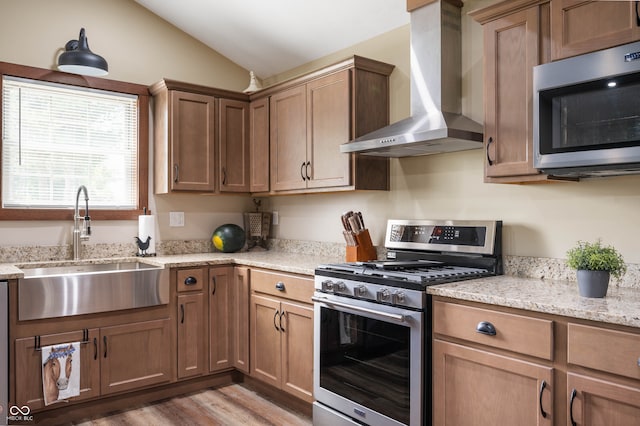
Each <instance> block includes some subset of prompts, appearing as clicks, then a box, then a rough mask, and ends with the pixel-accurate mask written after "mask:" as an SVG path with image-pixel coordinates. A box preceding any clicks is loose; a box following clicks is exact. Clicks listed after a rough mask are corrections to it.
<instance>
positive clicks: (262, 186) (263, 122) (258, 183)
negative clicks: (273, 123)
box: [249, 98, 269, 192]
mask: <svg viewBox="0 0 640 426" xmlns="http://www.w3.org/2000/svg"><path fill="white" fill-rule="evenodd" d="M249 132H250V137H249V144H250V147H249V163H250V166H249V190H250V191H251V192H269V98H262V99H257V100H255V101H251V104H250V105H249Z"/></svg>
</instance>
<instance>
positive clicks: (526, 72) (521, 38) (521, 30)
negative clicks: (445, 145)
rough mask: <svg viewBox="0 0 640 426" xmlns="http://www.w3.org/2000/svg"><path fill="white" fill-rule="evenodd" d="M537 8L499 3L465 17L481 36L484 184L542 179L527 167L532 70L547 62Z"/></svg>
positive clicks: (542, 12) (545, 34)
mask: <svg viewBox="0 0 640 426" xmlns="http://www.w3.org/2000/svg"><path fill="white" fill-rule="evenodd" d="M538 3H539V2H536V1H529V2H524V1H519V2H511V1H505V2H501V3H498V4H496V5H493V6H490V7H488V8H485V9H482V10H478V11H475V12H472V13H471V15H472V16H473V17H474V19H476V20H477V21H478V22H480V23H481V24H483V25H482V26H483V32H484V84H485V86H484V111H485V122H484V137H485V141H484V144H485V145H484V148H485V154H486V155H485V156H484V159H485V181H486V182H496V183H519V182H532V181H541V180H546V179H547V176H546V175H543V174H541V173H539V172H538V170H537V169H535V168H534V167H533V67H534V66H536V65H538V64H541V63H544V62H548V61H549V44H550V43H549V5H548V4H541V5H540V4H538ZM514 4H515V5H517V6H518V9H516V10H515V11H514V10H512V9H511V8H512V7H514Z"/></svg>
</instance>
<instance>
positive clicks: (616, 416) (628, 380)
mask: <svg viewBox="0 0 640 426" xmlns="http://www.w3.org/2000/svg"><path fill="white" fill-rule="evenodd" d="M567 335H568V339H567V340H568V341H567V362H568V364H569V368H568V374H567V389H566V392H567V398H568V400H569V407H568V417H569V419H568V421H569V424H576V425H616V426H618V425H619V426H627V425H629V426H631V425H637V424H638V419H640V360H639V358H638V357H639V356H640V334H636V333H629V332H625V331H618V330H611V329H606V328H601V327H592V326H587V325H583V324H573V323H569V325H568V334H567Z"/></svg>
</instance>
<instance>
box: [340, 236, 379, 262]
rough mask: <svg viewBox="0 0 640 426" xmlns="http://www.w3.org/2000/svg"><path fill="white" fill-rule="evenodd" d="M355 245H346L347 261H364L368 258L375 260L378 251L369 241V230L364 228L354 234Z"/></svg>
mask: <svg viewBox="0 0 640 426" xmlns="http://www.w3.org/2000/svg"><path fill="white" fill-rule="evenodd" d="M355 237H356V241H357V242H358V245H357V246H347V255H346V260H347V262H366V261H368V260H376V259H377V258H378V253H377V252H376V248H375V247H374V246H373V243H372V242H371V236H370V235H369V230H368V229H364V230H362V231H361V232H360V233H359V234H356V235H355Z"/></svg>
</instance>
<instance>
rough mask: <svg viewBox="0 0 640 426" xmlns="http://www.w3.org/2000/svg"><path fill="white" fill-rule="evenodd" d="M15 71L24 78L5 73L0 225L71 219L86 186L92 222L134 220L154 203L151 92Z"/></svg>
mask: <svg viewBox="0 0 640 426" xmlns="http://www.w3.org/2000/svg"><path fill="white" fill-rule="evenodd" d="M3 65H9V64H2V63H0V70H1V69H2V66H3ZM13 67H17V68H18V69H19V70H22V71H26V72H24V73H22V75H19V76H16V74H20V73H13V75H10V74H9V73H7V72H3V73H2V74H3V75H2V82H1V85H2V115H1V117H2V156H1V160H0V161H1V164H2V200H1V206H0V219H14V220H15V219H18V220H19V219H45V220H46V219H69V218H70V214H71V213H70V212H71V209H72V208H73V206H74V205H75V196H76V192H77V190H78V187H79V186H80V185H85V186H86V187H87V189H88V191H89V203H90V206H89V208H90V210H91V215H92V217H94V218H96V219H127V218H131V219H133V218H135V216H136V215H137V214H138V213H139V212H140V210H141V209H142V208H143V207H145V206H146V201H147V197H148V195H147V188H148V186H147V185H148V184H147V181H148V178H147V171H148V166H147V163H146V162H147V159H148V152H147V151H148V140H147V139H148V129H147V127H148V95H147V93H146V87H144V88H143V87H142V86H138V85H131V84H128V83H118V82H113V81H110V80H102V79H95V78H90V77H84V76H73V75H69V74H64V73H57V72H52V71H48V70H46V71H47V78H46V79H41V78H33V75H29V74H33V72H29V70H37V69H33V68H29V67H20V66H13ZM41 71H43V70H41ZM25 74H27V75H26V76H25ZM51 77H53V78H51ZM65 79H66V80H69V79H73V80H77V81H74V82H73V84H69V82H68V81H62V82H59V80H65ZM61 83H64V84H61ZM87 83H89V84H87ZM101 86H103V87H101ZM119 86H122V87H119ZM132 88H133V89H134V90H131V89H132ZM114 89H115V90H114ZM132 92H133V93H132Z"/></svg>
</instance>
